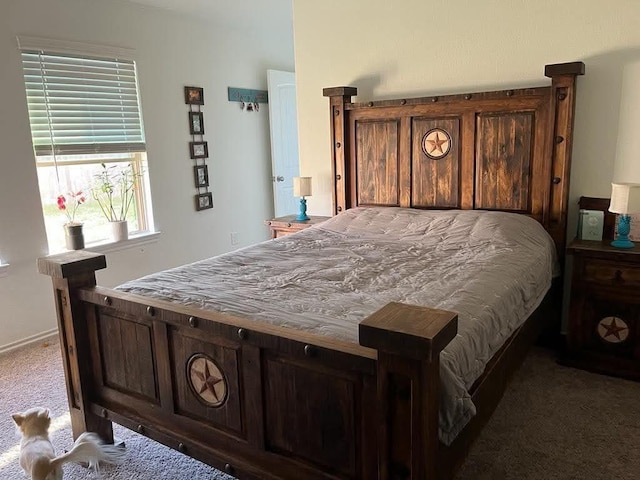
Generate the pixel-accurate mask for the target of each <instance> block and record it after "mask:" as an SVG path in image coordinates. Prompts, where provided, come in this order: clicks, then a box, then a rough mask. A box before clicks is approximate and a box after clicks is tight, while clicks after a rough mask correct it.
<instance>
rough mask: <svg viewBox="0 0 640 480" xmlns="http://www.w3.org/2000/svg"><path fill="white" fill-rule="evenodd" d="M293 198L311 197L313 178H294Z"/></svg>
mask: <svg viewBox="0 0 640 480" xmlns="http://www.w3.org/2000/svg"><path fill="white" fill-rule="evenodd" d="M293 196H294V197H310V196H311V177H293Z"/></svg>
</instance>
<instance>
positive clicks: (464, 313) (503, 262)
mask: <svg viewBox="0 0 640 480" xmlns="http://www.w3.org/2000/svg"><path fill="white" fill-rule="evenodd" d="M555 261H556V259H555V246H554V243H553V241H552V239H551V237H550V236H549V235H548V234H547V232H546V231H545V230H544V229H543V228H542V226H541V225H540V224H539V223H538V222H536V221H535V220H533V219H531V218H529V217H527V216H525V215H518V214H510V213H504V212H487V211H477V210H476V211H473V210H471V211H468V210H467V211H459V210H455V211H425V210H413V209H403V208H392V207H382V208H374V207H372V208H364V207H362V208H355V209H351V210H347V211H346V212H343V213H341V214H340V215H338V216H336V217H333V218H332V219H330V220H328V221H326V222H324V223H322V224H319V225H316V226H314V227H310V228H307V229H305V230H303V231H301V232H299V233H296V234H293V235H288V236H286V237H282V238H279V239H276V240H270V241H267V242H263V243H260V244H257V245H253V246H250V247H247V248H244V249H241V250H238V251H235V252H231V253H228V254H225V255H221V256H218V257H213V258H210V259H207V260H202V261H200V262H196V263H193V264H190V265H185V266H182V267H178V268H174V269H171V270H167V271H164V272H160V273H157V274H153V275H149V276H147V277H144V278H141V279H138V280H135V281H132V282H128V283H126V284H124V285H121V286H120V287H118V288H119V289H120V290H125V291H129V292H132V293H136V294H140V295H145V296H151V297H155V298H161V299H165V300H170V301H174V302H178V303H181V304H185V305H196V306H198V307H200V308H205V309H211V310H217V311H222V312H228V313H233V314H236V315H240V316H244V317H248V318H252V319H257V320H263V321H266V322H270V323H274V324H279V325H284V326H288V327H293V328H297V329H301V330H305V331H310V332H314V333H318V334H322V335H328V336H332V337H336V338H340V339H343V340H348V341H353V342H356V343H357V341H358V323H359V322H360V321H361V320H362V319H364V318H365V317H366V316H368V315H369V314H371V313H373V312H374V311H376V310H378V309H379V308H381V307H383V306H384V305H386V304H387V303H388V302H390V301H398V302H405V303H409V304H416V305H424V306H430V307H435V308H440V309H444V310H451V311H454V312H457V313H458V335H457V336H456V338H454V339H453V340H452V342H451V343H450V344H449V345H448V346H447V347H446V348H445V349H444V351H443V352H442V354H441V357H440V358H441V380H442V386H443V389H442V392H443V393H442V396H441V409H440V438H441V440H442V441H443V442H444V443H446V444H450V443H451V441H453V439H454V438H455V436H456V435H457V434H458V432H459V431H460V430H461V429H462V428H463V427H464V426H465V425H466V423H467V422H468V420H469V419H470V418H471V417H472V416H473V415H474V414H475V406H474V405H473V402H472V401H471V398H470V396H469V394H468V389H469V388H470V387H471V385H472V384H473V382H474V381H475V380H476V379H477V378H478V377H479V376H480V375H481V374H482V372H483V371H484V368H485V366H486V364H487V362H488V361H489V360H490V358H491V357H492V355H493V354H494V353H495V352H496V351H497V350H498V349H499V348H500V347H501V345H502V344H503V342H504V341H505V340H506V339H507V338H508V337H509V336H510V335H511V334H512V333H513V332H514V330H515V329H516V328H517V327H519V326H520V325H521V324H522V322H523V321H524V320H525V319H526V318H527V316H528V315H529V314H530V313H531V312H532V311H533V310H534V309H535V308H536V307H537V306H538V304H539V303H540V301H541V300H542V298H543V297H544V294H545V293H546V291H547V290H548V289H549V287H550V285H551V278H552V273H553V269H554V266H555Z"/></svg>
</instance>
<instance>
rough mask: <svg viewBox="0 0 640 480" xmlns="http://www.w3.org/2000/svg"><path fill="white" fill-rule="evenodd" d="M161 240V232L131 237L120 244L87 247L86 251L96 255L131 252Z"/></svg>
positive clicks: (101, 243)
mask: <svg viewBox="0 0 640 480" xmlns="http://www.w3.org/2000/svg"><path fill="white" fill-rule="evenodd" d="M158 238H160V232H150V233H142V234H140V235H135V236H131V237H129V238H128V239H126V240H122V241H120V242H109V241H107V242H100V243H92V244H91V245H87V246H86V247H85V250H88V251H90V252H95V253H111V252H119V251H122V250H129V249H131V248H135V247H139V246H140V245H147V244H150V243H156V242H157V241H158Z"/></svg>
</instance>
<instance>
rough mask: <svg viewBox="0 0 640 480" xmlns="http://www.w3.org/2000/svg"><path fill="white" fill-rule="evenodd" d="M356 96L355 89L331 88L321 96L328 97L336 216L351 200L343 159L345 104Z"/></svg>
mask: <svg viewBox="0 0 640 480" xmlns="http://www.w3.org/2000/svg"><path fill="white" fill-rule="evenodd" d="M357 94H358V89H357V88H355V87H331V88H324V89H323V90H322V95H324V96H325V97H329V109H330V115H331V121H330V122H329V124H330V125H331V175H332V176H333V182H334V183H333V190H332V194H333V214H334V215H336V214H338V213H340V212H342V211H344V210H346V209H347V208H350V207H351V206H352V205H351V204H350V201H351V199H349V198H347V185H348V183H347V182H349V181H350V177H351V175H350V172H349V170H348V169H347V166H346V163H345V158H346V155H347V154H346V153H345V152H347V149H348V148H349V138H348V137H347V136H346V134H347V132H348V131H349V129H348V125H347V115H346V114H345V108H344V107H345V104H347V103H351V97H352V96H355V95H357Z"/></svg>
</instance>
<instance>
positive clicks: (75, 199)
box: [57, 191, 87, 250]
mask: <svg viewBox="0 0 640 480" xmlns="http://www.w3.org/2000/svg"><path fill="white" fill-rule="evenodd" d="M86 200H87V198H86V197H85V195H84V193H82V191H78V192H69V193H67V195H66V196H65V195H58V198H57V203H58V210H61V211H63V212H64V213H65V215H66V216H67V220H68V221H67V223H65V224H64V240H65V245H66V247H67V249H68V250H80V249H82V248H84V233H83V231H82V222H76V212H77V211H78V207H79V206H80V205H82V204H83V203H84V202H85V201H86Z"/></svg>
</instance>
